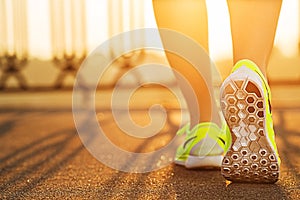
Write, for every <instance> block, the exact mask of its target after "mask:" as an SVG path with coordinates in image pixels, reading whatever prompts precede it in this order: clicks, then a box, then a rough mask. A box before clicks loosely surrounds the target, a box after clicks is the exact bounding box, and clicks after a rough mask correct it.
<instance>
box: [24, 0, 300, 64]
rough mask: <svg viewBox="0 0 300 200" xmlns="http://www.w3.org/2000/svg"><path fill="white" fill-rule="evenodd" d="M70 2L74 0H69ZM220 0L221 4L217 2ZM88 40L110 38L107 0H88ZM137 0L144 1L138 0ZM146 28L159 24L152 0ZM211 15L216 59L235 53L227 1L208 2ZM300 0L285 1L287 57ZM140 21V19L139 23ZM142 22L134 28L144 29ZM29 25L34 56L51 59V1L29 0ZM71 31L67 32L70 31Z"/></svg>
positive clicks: (280, 37)
mask: <svg viewBox="0 0 300 200" xmlns="http://www.w3.org/2000/svg"><path fill="white" fill-rule="evenodd" d="M67 1H70V0H67ZM216 1H218V3H217V4H216ZM86 2H87V4H86V13H87V19H86V20H87V24H86V26H87V27H86V28H87V38H88V40H87V43H88V47H89V50H92V49H93V48H94V47H96V46H97V45H99V44H101V42H103V41H105V40H106V39H108V38H109V34H108V33H109V32H108V25H109V23H110V22H109V20H108V9H107V1H106V0H100V1H99V0H86ZM136 2H141V0H138V1H136ZM123 5H124V6H123V13H124V18H123V25H124V27H123V30H124V31H125V30H129V29H130V27H129V22H128V21H129V17H130V15H129V13H128V7H129V0H124V1H123ZM138 6H142V8H143V9H144V11H142V12H140V13H141V14H142V15H143V18H141V19H144V27H152V28H153V27H156V23H155V18H154V15H153V10H152V1H151V0H143V2H142V3H139V5H138ZM207 7H208V17H209V45H210V53H211V56H212V58H213V59H222V58H224V57H229V56H232V47H231V36H230V26H229V16H228V10H227V5H226V0H211V1H207ZM299 9H300V6H299V0H288V1H283V5H282V10H281V16H280V19H279V24H278V29H277V35H276V40H275V45H276V46H277V47H279V48H280V50H281V51H282V53H283V54H284V55H285V56H292V55H294V54H296V53H297V51H298V40H299V38H300V34H299V24H300V22H299ZM138 23H140V22H138ZM140 26H141V25H140V24H137V25H136V26H135V27H131V28H140ZM28 27H29V44H30V55H31V56H32V57H40V58H49V57H50V56H51V35H50V33H51V31H50V18H49V2H48V0H39V1H36V0H28ZM66 34H67V33H66Z"/></svg>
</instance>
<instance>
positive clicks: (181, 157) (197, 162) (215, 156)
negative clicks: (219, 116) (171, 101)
mask: <svg viewBox="0 0 300 200" xmlns="http://www.w3.org/2000/svg"><path fill="white" fill-rule="evenodd" d="M226 127H227V126H224V128H223V130H222V129H220V128H219V127H218V126H217V125H216V124H214V123H212V122H204V123H200V124H198V125H196V126H195V127H193V129H192V130H190V127H189V124H188V125H186V126H185V127H183V128H182V129H181V130H179V131H178V133H177V134H179V135H181V134H184V133H186V138H185V142H184V143H183V144H182V145H181V146H180V147H179V148H178V149H177V152H176V157H175V163H176V164H178V165H183V166H185V167H186V168H201V167H220V166H221V162H222V159H223V154H224V151H225V149H226V148H227V149H228V147H229V144H228V143H227V139H226V138H227V136H226Z"/></svg>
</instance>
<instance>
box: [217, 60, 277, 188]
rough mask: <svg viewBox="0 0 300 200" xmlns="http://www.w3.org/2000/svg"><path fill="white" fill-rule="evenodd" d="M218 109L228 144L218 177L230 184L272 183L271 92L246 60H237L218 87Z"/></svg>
mask: <svg viewBox="0 0 300 200" xmlns="http://www.w3.org/2000/svg"><path fill="white" fill-rule="evenodd" d="M220 94H221V108H222V112H223V115H224V118H225V120H226V121H227V124H228V126H229V129H230V132H231V138H232V143H231V146H230V148H229V150H228V151H227V152H226V154H225V156H224V159H223V161H222V166H221V173H222V175H223V176H224V177H225V178H226V179H227V180H229V181H233V182H257V183H275V182H276V181H277V180H278V178H279V166H280V158H279V155H278V151H277V147H276V143H275V133H274V129H273V121H272V114H271V104H270V101H271V92H270V88H269V86H268V83H267V81H266V79H265V78H264V75H263V74H262V73H261V71H260V70H259V68H258V67H257V66H256V64H255V63H253V62H252V61H250V60H241V61H239V62H238V63H237V64H236V65H235V66H234V68H233V72H232V73H231V75H230V76H229V77H228V78H227V79H226V80H225V81H224V83H223V84H222V86H221V91H220Z"/></svg>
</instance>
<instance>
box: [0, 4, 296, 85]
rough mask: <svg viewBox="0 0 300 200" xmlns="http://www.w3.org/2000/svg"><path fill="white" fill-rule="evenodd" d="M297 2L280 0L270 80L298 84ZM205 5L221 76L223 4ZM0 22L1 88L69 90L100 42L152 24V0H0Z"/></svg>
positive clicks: (227, 44) (227, 61)
mask: <svg viewBox="0 0 300 200" xmlns="http://www.w3.org/2000/svg"><path fill="white" fill-rule="evenodd" d="M299 4H300V3H299V0H289V1H283V5H282V10H281V15H280V19H279V24H278V29H277V34H276V40H275V46H274V50H273V54H272V57H271V60H270V65H269V73H268V75H269V79H270V82H271V84H298V83H300V70H299V66H300V65H299V63H300V61H299V56H300V53H299V52H300V50H299V48H300V45H299V40H300V31H299V29H300V28H299V27H300V17H299V16H300V11H299V10H300V5H299ZM207 7H208V17H209V48H210V56H211V58H212V59H213V61H214V62H215V63H216V64H217V67H218V69H219V71H220V73H221V75H222V77H223V78H224V77H225V76H227V75H228V73H229V71H230V68H231V66H232V59H231V58H232V45H231V36H230V26H229V16H228V10H227V4H226V1H225V0H219V1H218V3H216V1H207ZM0 25H1V31H0V58H1V68H0V88H1V90H2V91H8V90H21V91H22V90H23V89H30V90H31V89H35V90H36V89H59V88H64V89H66V88H69V89H70V88H71V87H72V85H73V80H74V74H75V73H76V71H77V69H78V68H79V66H80V64H81V62H82V61H83V60H84V58H85V57H86V56H87V55H88V54H89V53H90V52H91V51H92V50H94V49H95V48H96V47H97V46H98V45H100V44H101V43H102V42H104V41H106V40H107V39H109V38H110V37H112V36H113V35H115V34H118V33H122V32H124V31H129V30H133V29H137V28H145V27H146V28H155V27H156V23H155V18H154V14H153V10H152V2H151V0H110V1H108V0H100V1H97V0H77V1H72V0H63V1H61V0H39V1H35V0H0ZM141 42H143V41H141ZM112 51H113V48H112ZM150 54H151V55H150ZM150 54H149V53H148V54H147V56H150V57H151V56H158V59H162V60H163V59H165V58H164V56H163V55H162V54H160V55H159V54H157V52H156V53H155V52H152V53H150ZM152 54H157V55H152ZM124 62H125V61H124ZM119 64H120V63H119ZM120 65H122V64H120ZM131 65H136V63H134V62H131ZM122 69H123V68H122V67H119V69H118V67H117V68H116V70H114V73H118V72H116V71H118V70H122ZM282 69H284V70H282ZM110 81H112V80H110Z"/></svg>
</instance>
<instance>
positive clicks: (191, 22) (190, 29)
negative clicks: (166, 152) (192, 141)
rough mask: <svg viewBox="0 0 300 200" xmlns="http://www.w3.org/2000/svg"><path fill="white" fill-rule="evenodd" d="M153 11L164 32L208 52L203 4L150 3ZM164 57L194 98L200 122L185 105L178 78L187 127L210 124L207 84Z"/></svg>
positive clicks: (183, 65)
mask: <svg viewBox="0 0 300 200" xmlns="http://www.w3.org/2000/svg"><path fill="white" fill-rule="evenodd" d="M153 8H154V12H155V17H156V22H157V25H158V27H159V28H168V29H171V30H175V31H178V32H180V33H183V34H185V35H187V36H189V37H191V38H192V39H194V40H195V41H196V42H198V43H199V44H200V45H201V46H202V47H203V48H205V49H206V50H207V51H208V24H207V23H208V22H207V10H206V4H205V0H186V1H182V0H163V1H162V0H153ZM162 40H163V42H164V41H166V40H168V38H162ZM166 55H167V58H168V61H169V63H170V65H171V67H172V68H174V69H175V70H176V71H177V72H179V73H180V74H181V75H182V76H184V77H185V78H186V79H187V80H188V81H189V83H190V84H191V86H192V88H193V90H194V92H195V94H196V96H197V104H198V106H199V109H200V119H199V113H198V110H197V109H195V108H193V107H194V106H193V103H192V102H190V101H189V97H188V96H187V95H186V94H185V89H183V88H184V86H183V84H181V81H180V79H179V78H178V82H179V86H180V87H181V89H182V92H183V95H185V98H186V101H187V104H188V107H189V111H190V115H191V124H192V125H195V124H197V123H199V122H208V121H211V118H212V106H215V105H212V104H214V102H211V99H210V96H209V88H208V87H207V83H205V81H204V79H203V78H202V76H201V75H199V73H197V71H196V69H194V67H193V66H192V65H191V64H189V63H188V62H186V61H185V60H184V59H182V58H181V57H179V56H177V55H174V54H171V53H168V52H166ZM214 110H216V109H214ZM214 116H215V115H214ZM216 123H218V122H216Z"/></svg>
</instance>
